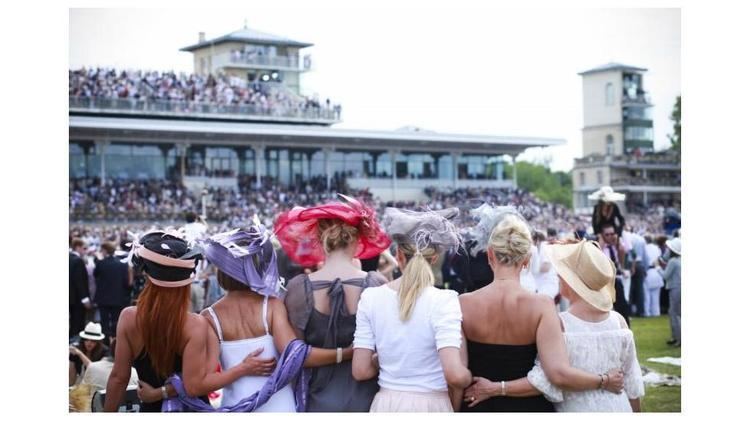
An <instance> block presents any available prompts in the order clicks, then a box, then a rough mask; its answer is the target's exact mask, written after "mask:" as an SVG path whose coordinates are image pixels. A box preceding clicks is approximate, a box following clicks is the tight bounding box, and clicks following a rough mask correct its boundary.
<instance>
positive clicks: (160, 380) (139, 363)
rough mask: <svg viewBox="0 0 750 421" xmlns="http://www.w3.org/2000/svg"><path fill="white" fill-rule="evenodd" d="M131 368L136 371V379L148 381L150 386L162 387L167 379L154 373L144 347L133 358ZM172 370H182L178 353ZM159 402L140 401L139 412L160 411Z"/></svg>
mask: <svg viewBox="0 0 750 421" xmlns="http://www.w3.org/2000/svg"><path fill="white" fill-rule="evenodd" d="M133 368H135V371H136V372H137V373H138V380H141V381H143V382H146V383H148V384H149V385H151V387H156V388H159V387H162V386H163V385H164V382H165V381H166V380H167V379H166V378H165V377H161V376H160V375H159V374H157V373H156V370H155V369H154V367H153V366H152V365H151V359H150V358H149V356H148V354H147V353H146V350H145V349H144V350H143V351H141V353H140V354H138V357H136V359H135V360H133ZM174 371H175V372H176V373H178V372H180V371H182V357H181V356H179V355H178V356H177V358H176V359H175V362H174ZM161 403H162V401H161V400H159V401H156V402H151V403H145V402H141V409H140V412H161Z"/></svg>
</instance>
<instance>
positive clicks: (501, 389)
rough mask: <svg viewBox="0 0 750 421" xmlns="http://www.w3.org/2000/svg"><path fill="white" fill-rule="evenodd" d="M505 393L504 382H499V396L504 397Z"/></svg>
mask: <svg viewBox="0 0 750 421" xmlns="http://www.w3.org/2000/svg"><path fill="white" fill-rule="evenodd" d="M507 393H508V392H507V391H506V390H505V380H503V381H501V382H500V396H506V395H507Z"/></svg>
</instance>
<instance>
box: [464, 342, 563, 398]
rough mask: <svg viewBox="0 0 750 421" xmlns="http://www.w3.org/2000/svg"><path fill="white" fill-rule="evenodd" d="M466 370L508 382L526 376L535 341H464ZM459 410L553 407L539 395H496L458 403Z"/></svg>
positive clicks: (473, 373)
mask: <svg viewBox="0 0 750 421" xmlns="http://www.w3.org/2000/svg"><path fill="white" fill-rule="evenodd" d="M466 342H467V350H468V352H469V370H470V371H471V374H472V375H474V376H477V377H484V378H486V379H488V380H490V381H493V382H499V381H501V380H505V381H506V382H507V381H511V380H516V379H520V378H523V377H526V375H527V374H528V373H529V371H530V370H531V369H532V367H534V360H535V359H536V354H537V350H536V344H531V345H495V344H485V343H481V342H473V341H469V340H467V341H466ZM461 411H462V412H554V411H555V407H554V406H553V405H552V403H550V402H549V401H548V400H546V399H545V398H544V396H543V395H538V396H532V397H527V398H511V397H506V396H497V397H494V398H490V399H487V400H486V401H483V402H481V403H479V404H478V405H476V406H475V407H473V408H469V407H468V404H467V403H462V404H461Z"/></svg>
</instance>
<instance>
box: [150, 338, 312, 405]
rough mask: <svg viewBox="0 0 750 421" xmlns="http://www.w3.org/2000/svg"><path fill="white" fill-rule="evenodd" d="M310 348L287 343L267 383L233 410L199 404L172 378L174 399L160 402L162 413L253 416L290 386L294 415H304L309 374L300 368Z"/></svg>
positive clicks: (202, 402)
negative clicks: (245, 413)
mask: <svg viewBox="0 0 750 421" xmlns="http://www.w3.org/2000/svg"><path fill="white" fill-rule="evenodd" d="M310 349H311V347H310V346H309V345H307V344H305V343H304V342H303V341H301V340H299V339H295V340H293V341H291V342H289V345H287V346H286V348H285V349H284V352H283V353H282V354H281V356H280V357H279V361H278V362H277V364H276V369H275V370H274V371H273V374H271V376H270V377H269V378H268V380H266V383H265V384H264V385H263V387H261V388H260V390H258V391H257V392H255V393H253V394H252V395H250V396H248V397H246V398H245V399H242V400H241V401H239V402H237V403H236V404H234V405H232V406H222V407H219V408H214V407H213V406H211V405H210V404H208V403H206V402H204V401H202V400H200V399H199V398H197V397H191V396H188V395H187V394H186V393H185V386H184V385H183V384H182V378H181V377H180V375H179V374H173V375H172V377H170V378H169V380H168V382H170V383H172V386H174V388H175V390H176V391H177V396H176V397H174V398H170V399H167V400H165V401H163V402H162V406H161V411H162V412H188V411H194V412H253V411H255V410H256V409H258V408H259V407H261V406H262V405H263V404H265V403H266V402H268V400H269V399H270V398H271V396H273V394H274V393H276V392H277V391H279V390H281V389H282V388H283V387H284V386H286V385H287V384H289V383H290V382H292V383H293V388H294V397H295V401H296V410H297V412H304V411H305V407H306V405H307V385H308V383H309V378H306V377H307V375H308V373H307V372H308V371H309V370H304V369H303V368H302V366H303V364H304V362H305V359H307V355H308V354H309V353H310Z"/></svg>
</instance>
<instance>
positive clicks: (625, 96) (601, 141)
mask: <svg viewBox="0 0 750 421" xmlns="http://www.w3.org/2000/svg"><path fill="white" fill-rule="evenodd" d="M646 71H647V70H646V69H644V68H640V67H635V66H627V65H624V64H619V63H609V64H605V65H604V66H599V67H596V68H593V69H591V70H587V71H585V72H581V73H579V75H580V76H582V79H583V156H588V155H592V154H600V155H610V156H618V155H631V154H642V153H646V152H652V151H653V150H654V134H653V127H654V125H653V121H652V117H651V107H652V105H651V102H650V99H649V96H648V93H647V92H646V91H645V89H644V87H643V74H644V72H646Z"/></svg>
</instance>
